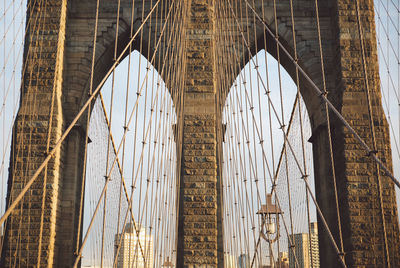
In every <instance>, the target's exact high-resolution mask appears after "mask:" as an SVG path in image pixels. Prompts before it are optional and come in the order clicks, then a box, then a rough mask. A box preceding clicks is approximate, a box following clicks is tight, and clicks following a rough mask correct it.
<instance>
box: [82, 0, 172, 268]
mask: <svg viewBox="0 0 400 268" xmlns="http://www.w3.org/2000/svg"><path fill="white" fill-rule="evenodd" d="M159 2H160V0H158V1H157V3H156V5H155V6H154V7H153V9H152V11H153V10H154V9H155V7H156V6H157V5H158V3H159ZM173 3H175V1H174V2H173ZM173 6H174V5H173V4H172V5H171V7H170V9H169V14H168V16H169V15H170V14H171V10H172V7H173ZM150 15H151V13H150V14H149V15H148V16H147V17H146V18H148V17H149V16H150ZM144 22H145V21H144ZM142 25H143V24H142ZM165 26H166V24H165V25H164V28H163V30H162V32H161V35H160V37H159V40H158V43H157V46H156V47H155V50H154V54H153V57H152V58H151V60H150V63H152V62H153V61H154V59H155V55H156V51H157V49H158V48H159V45H160V44H161V38H162V37H163V34H164V30H165ZM141 27H143V26H141ZM138 31H139V30H138ZM137 33H138V32H137ZM135 36H136V34H135ZM135 36H134V37H135ZM134 37H133V39H134ZM133 39H132V40H133ZM168 46H170V43H168ZM128 48H129V43H128V45H127V46H126V47H125V49H124V51H122V53H121V55H123V54H124V53H125V51H126V50H127V49H128ZM166 56H167V55H166ZM120 57H121V56H120ZM120 57H118V59H117V61H116V63H117V62H119V60H120ZM114 65H115V64H114ZM114 65H113V66H114ZM164 67H165V65H163V70H164ZM149 70H150V69H148V70H147V72H146V76H145V78H144V79H145V80H146V78H147V76H148V74H149ZM111 71H112V70H110V71H109V73H111ZM109 73H108V74H109ZM106 77H108V75H107V76H106ZM145 80H144V81H143V83H142V85H141V87H140V91H139V95H138V96H140V93H141V91H142V89H143V86H144V82H145ZM98 90H99V89H98V88H96V90H95V91H94V93H93V95H95V94H96V93H97V92H98ZM93 95H92V96H93ZM138 102H139V98H137V99H136V102H135V105H134V107H133V109H132V112H131V115H130V117H129V120H128V125H127V128H124V134H123V136H122V138H121V142H120V144H119V146H118V149H117V153H116V154H117V155H118V154H119V152H120V149H121V148H122V144H123V140H124V139H125V138H126V135H127V133H128V129H129V125H130V123H131V121H132V118H133V114H134V111H135V110H136V107H137V106H138ZM142 156H143V152H142V155H141V160H142ZM115 164H116V158H115V159H114V161H113V163H112V165H111V167H110V170H109V173H108V174H107V175H106V177H107V181H106V183H105V185H104V187H103V190H102V192H101V194H100V197H99V200H98V203H97V206H96V209H95V211H94V213H93V216H92V219H91V221H90V224H89V227H88V231H87V232H86V235H85V238H84V239H83V242H82V245H81V248H80V250H79V252H78V253H77V258H76V261H75V264H74V267H76V266H77V264H78V263H79V260H80V258H81V256H82V251H83V248H84V245H85V243H86V241H87V238H88V232H89V231H90V229H91V227H92V225H93V223H94V218H95V216H96V214H97V211H98V209H99V207H100V201H101V199H102V198H103V196H104V194H105V192H106V190H107V184H108V182H109V181H110V178H111V176H110V174H111V172H112V171H113V169H114V167H115ZM132 197H133V196H132V195H131V200H130V203H129V206H132Z"/></svg>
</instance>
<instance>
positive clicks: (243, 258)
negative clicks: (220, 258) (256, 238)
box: [238, 254, 250, 268]
mask: <svg viewBox="0 0 400 268" xmlns="http://www.w3.org/2000/svg"><path fill="white" fill-rule="evenodd" d="M238 268H250V257H249V255H247V254H240V255H239V257H238Z"/></svg>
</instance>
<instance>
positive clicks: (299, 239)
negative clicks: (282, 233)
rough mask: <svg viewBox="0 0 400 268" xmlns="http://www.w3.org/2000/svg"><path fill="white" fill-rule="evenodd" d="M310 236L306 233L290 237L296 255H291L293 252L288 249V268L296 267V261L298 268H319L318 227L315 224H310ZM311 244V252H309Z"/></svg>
mask: <svg viewBox="0 0 400 268" xmlns="http://www.w3.org/2000/svg"><path fill="white" fill-rule="evenodd" d="M310 225H311V226H310V233H311V241H310V235H309V234H308V233H299V234H294V235H292V236H291V238H292V242H293V243H294V246H295V247H294V249H295V253H296V258H295V255H294V254H293V250H292V249H289V267H290V268H295V267H296V259H297V262H298V264H299V265H298V266H297V267H298V268H311V267H312V268H319V267H320V265H319V247H318V227H317V223H316V222H312V223H311V224H310ZM310 242H311V250H310Z"/></svg>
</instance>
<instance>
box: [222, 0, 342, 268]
mask: <svg viewBox="0 0 400 268" xmlns="http://www.w3.org/2000/svg"><path fill="white" fill-rule="evenodd" d="M245 1H246V3H247V4H248V2H247V0H245ZM228 3H229V5H230V1H229V0H228ZM250 7H251V6H250ZM230 8H231V10H232V6H231V5H230ZM251 8H252V7H251ZM252 10H253V12H255V11H254V9H253V8H252ZM232 13H233V16H234V18H235V20H236V23H237V24H238V25H239V22H238V20H237V17H236V14H235V13H234V11H233V10H232ZM239 28H240V26H239ZM240 33H241V35H242V37H243V40H244V42H245V44H246V46H247V49H248V50H249V52H250V56H251V51H250V48H249V46H248V44H247V40H246V39H245V38H244V36H243V31H240ZM271 33H272V32H271ZM284 51H286V52H287V50H284ZM286 52H285V53H286ZM287 53H289V52H287ZM251 59H253V58H251ZM290 59H293V58H292V57H291V56H290ZM293 62H294V63H296V67H298V68H299V70H300V71H302V72H304V70H302V69H300V66H299V65H298V64H297V62H296V61H295V60H293ZM257 74H258V75H259V73H258V72H257ZM307 77H308V76H307ZM309 79H310V80H311V78H309ZM261 82H262V81H261ZM311 82H312V80H311ZM314 85H315V84H314ZM315 87H316V88H317V89H318V90H319V88H318V87H317V86H315ZM333 108H334V107H333ZM274 112H275V113H276V111H275V109H274ZM278 121H279V118H278ZM279 123H280V122H279ZM280 124H281V123H280ZM284 138H285V139H286V140H287V143H288V145H289V149H290V150H291V152H292V154H293V157H294V160H295V162H296V165H297V167H298V169H299V171H300V172H301V175H302V178H303V179H304V180H305V181H306V179H307V177H308V175H307V174H305V173H304V172H303V170H302V168H301V165H300V163H299V161H298V159H297V157H296V155H295V153H294V150H293V148H292V146H291V144H290V142H289V140H288V137H287V136H286V135H284ZM306 182H307V181H306ZM309 192H310V195H311V196H312V197H313V200H314V199H315V198H314V195H313V193H312V192H311V191H309ZM315 206H316V207H317V208H318V209H317V212H318V214H319V216H320V217H321V219H322V221H323V223H324V227H325V229H326V231H327V232H328V235H329V238H330V240H331V242H332V245H333V246H334V248H335V251H336V253H337V254H338V256H342V254H341V253H340V250H339V248H338V246H337V244H336V241H335V239H334V237H333V235H332V233H331V231H330V229H329V226H328V224H327V222H326V220H325V217H324V215H323V214H322V212H321V210H320V209H319V205H318V203H315ZM339 259H340V262H341V264H342V266H343V267H347V266H346V264H345V262H344V259H343V258H339Z"/></svg>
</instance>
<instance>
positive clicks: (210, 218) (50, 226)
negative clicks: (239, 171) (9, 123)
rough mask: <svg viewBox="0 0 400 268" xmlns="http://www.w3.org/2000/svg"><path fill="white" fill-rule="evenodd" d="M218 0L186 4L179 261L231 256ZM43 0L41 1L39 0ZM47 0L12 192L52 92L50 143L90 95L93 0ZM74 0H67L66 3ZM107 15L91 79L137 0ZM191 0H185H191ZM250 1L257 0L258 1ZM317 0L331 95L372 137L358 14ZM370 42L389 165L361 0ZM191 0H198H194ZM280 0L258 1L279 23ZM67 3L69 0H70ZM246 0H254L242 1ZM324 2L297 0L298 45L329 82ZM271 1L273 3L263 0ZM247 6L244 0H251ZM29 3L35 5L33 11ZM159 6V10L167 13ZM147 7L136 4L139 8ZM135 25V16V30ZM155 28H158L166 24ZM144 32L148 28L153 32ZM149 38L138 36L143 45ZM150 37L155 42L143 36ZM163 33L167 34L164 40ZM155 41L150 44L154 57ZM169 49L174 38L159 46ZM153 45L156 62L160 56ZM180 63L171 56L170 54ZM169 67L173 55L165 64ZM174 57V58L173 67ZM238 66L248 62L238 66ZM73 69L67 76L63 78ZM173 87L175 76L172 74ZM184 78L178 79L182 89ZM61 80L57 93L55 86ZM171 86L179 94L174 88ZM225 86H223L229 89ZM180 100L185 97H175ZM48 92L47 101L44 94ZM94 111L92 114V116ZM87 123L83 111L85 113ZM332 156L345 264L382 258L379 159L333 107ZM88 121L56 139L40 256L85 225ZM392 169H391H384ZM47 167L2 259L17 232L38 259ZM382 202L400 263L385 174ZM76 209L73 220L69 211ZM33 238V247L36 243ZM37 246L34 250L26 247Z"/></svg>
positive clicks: (67, 261) (395, 263)
mask: <svg viewBox="0 0 400 268" xmlns="http://www.w3.org/2000/svg"><path fill="white" fill-rule="evenodd" d="M214 1H216V0H214ZM214 1H212V0H192V1H190V4H191V5H190V9H189V12H188V18H187V24H186V25H185V27H186V39H185V40H184V41H185V52H186V59H185V62H186V67H185V71H186V73H185V77H184V80H185V81H184V84H185V86H184V90H185V94H184V98H185V99H184V112H183V121H184V122H183V129H182V131H183V133H181V134H182V136H181V137H183V141H182V142H183V145H182V152H181V153H182V155H181V160H182V161H181V167H182V172H181V185H180V196H181V199H180V209H179V211H180V215H179V230H178V234H179V237H178V267H202V266H205V265H207V267H222V266H223V248H222V243H221V241H222V227H221V213H220V209H221V206H222V204H221V203H220V202H221V199H220V196H219V189H218V185H219V180H220V179H221V178H219V177H218V168H217V163H218V157H221V154H220V152H218V144H217V140H220V139H218V131H217V129H218V128H219V127H220V126H221V125H220V124H221V122H220V119H219V118H217V116H216V109H215V102H216V93H217V90H218V91H221V92H224V93H223V94H226V93H227V92H228V91H229V90H228V89H218V88H216V87H215V79H216V78H217V76H218V75H219V74H217V73H215V71H214V62H215V59H214V57H215V55H213V51H214V50H213V45H214V41H215V40H214V38H215V33H214V26H215V25H214V23H215V21H214V20H215V16H214V15H215V14H214V12H215V10H214ZM30 2H32V3H36V2H37V1H33V0H31V1H30ZM46 2H47V5H46V8H42V9H40V10H39V9H38V7H37V5H33V7H32V8H33V9H36V10H35V11H34V12H33V13H32V16H33V17H39V16H40V15H41V14H45V16H43V23H41V24H40V27H41V29H40V31H38V32H37V31H35V29H33V28H32V27H33V26H32V25H30V26H29V27H30V28H28V31H27V32H28V35H27V39H26V43H25V44H26V48H25V59H26V60H27V63H26V68H25V69H24V77H25V79H24V82H23V86H22V89H21V90H22V101H21V107H20V110H19V114H18V118H17V121H16V124H15V133H14V138H13V144H14V147H13V156H12V159H11V164H12V165H11V167H12V172H11V175H10V179H9V186H8V187H9V191H8V199H9V200H12V199H14V198H15V197H16V196H17V195H18V193H19V191H20V190H21V189H22V188H23V186H24V185H25V183H26V180H27V179H29V178H30V176H31V175H32V174H33V172H34V171H35V170H36V169H37V168H38V167H39V165H40V164H41V162H42V161H43V159H44V157H45V152H46V147H47V135H48V128H49V123H48V122H49V114H50V106H51V103H52V101H53V100H54V115H53V117H52V124H51V131H50V133H51V135H50V139H49V140H50V148H51V147H52V146H54V144H55V142H56V141H57V140H58V138H59V137H60V135H61V134H62V132H63V130H64V127H65V125H66V124H67V123H68V122H70V121H71V119H72V118H73V117H74V116H75V114H76V113H77V111H78V110H79V109H80V108H81V106H82V104H83V103H84V102H85V101H86V100H87V96H88V92H89V84H90V83H89V81H90V72H91V68H90V66H91V59H92V53H93V44H92V43H93V35H94V25H95V16H96V13H95V11H96V1H78V0H70V1H66V0H48V1H46ZM67 2H68V3H67ZM100 2H101V5H100V10H99V26H98V36H97V45H96V51H97V53H96V58H95V61H96V62H95V74H96V75H95V77H94V87H96V86H97V85H98V83H99V82H100V81H101V79H103V77H104V75H105V73H106V72H107V71H108V70H109V68H110V66H111V65H112V64H113V51H114V44H115V42H114V41H115V40H114V39H115V36H117V38H118V51H121V48H123V47H124V46H125V45H126V44H127V41H128V40H129V38H128V37H129V35H130V32H131V29H130V24H129V22H130V16H131V5H132V1H131V0H121V1H120V3H121V14H122V15H121V16H122V17H121V19H120V24H119V32H118V33H116V23H115V18H116V10H117V2H118V1H100ZM144 2H145V14H147V12H149V10H150V9H151V6H150V1H144ZM185 2H186V1H185ZM250 2H251V1H250ZM277 2H279V3H278V5H277V14H278V18H277V20H278V21H277V25H278V30H279V31H278V34H279V40H281V41H282V43H283V44H284V45H285V46H286V48H287V49H288V51H291V52H293V51H294V49H293V46H294V45H293V39H292V38H293V36H292V25H291V17H290V15H291V14H290V1H289V0H283V1H277ZM319 2H320V10H319V14H320V24H321V33H322V46H323V47H322V48H323V54H324V61H325V66H326V70H325V73H326V84H327V90H328V91H329V95H328V96H329V98H330V100H331V101H332V102H333V103H334V104H335V105H336V107H337V108H338V109H339V110H340V111H341V112H342V114H343V115H344V117H345V118H346V120H347V121H348V122H349V123H350V124H351V125H352V126H353V127H354V128H355V129H356V131H357V132H358V133H359V135H360V136H361V137H362V138H363V139H365V141H366V142H367V143H368V144H369V145H370V144H371V133H370V124H369V120H368V109H367V101H366V97H365V85H364V79H363V75H364V74H363V69H362V65H361V64H362V63H361V54H360V51H361V48H360V43H359V34H358V29H357V23H356V21H357V20H356V12H355V1H354V0H327V1H323V2H324V3H323V5H322V4H321V3H322V1H319ZM359 2H360V7H361V17H362V22H363V29H364V31H365V37H366V40H365V47H366V49H367V53H366V54H367V59H366V61H367V66H368V68H367V71H368V76H369V83H370V85H369V86H370V89H371V91H372V92H371V100H372V105H373V111H374V112H373V113H374V124H375V130H376V138H377V147H378V156H379V157H380V158H381V159H382V160H383V161H384V162H385V163H386V165H387V166H388V167H389V168H391V165H392V164H391V151H390V141H389V130H388V125H387V122H386V119H385V116H384V114H383V109H382V104H381V95H380V88H379V84H380V83H379V82H380V81H379V73H378V64H377V48H376V40H375V25H374V18H373V13H374V11H373V1H372V0H359ZM142 3H143V1H142V0H135V1H134V4H135V12H137V11H141V10H142V5H143V4H142ZM153 3H154V1H153ZM188 3H189V1H188ZM273 3H274V1H255V5H256V10H257V11H258V13H259V14H262V12H261V10H264V11H265V17H264V20H265V22H266V23H268V24H269V26H270V27H271V29H273V31H275V21H274V14H273V10H274V7H273ZM67 4H68V5H67ZM242 4H243V5H245V2H244V1H242ZM314 4H315V2H314V1H309V0H293V6H294V20H295V27H296V48H297V52H298V57H299V63H300V65H301V66H302V68H303V69H304V70H305V71H306V72H307V73H308V75H309V76H310V77H311V78H312V79H313V81H314V82H315V83H316V84H317V85H318V86H319V87H320V88H322V85H323V84H322V82H323V81H322V75H321V63H320V59H319V43H318V35H317V31H316V26H315V6H314ZM262 5H264V6H263V7H262ZM243 10H245V6H243ZM28 12H29V11H28ZM161 13H162V12H159V13H158V14H161ZM141 16H142V15H141V14H136V13H135V14H134V17H135V18H140V17H141ZM238 20H239V21H240V22H241V23H242V25H243V28H244V29H245V32H246V33H254V34H249V35H247V38H248V40H247V41H248V44H249V45H250V49H251V50H252V53H253V54H255V53H256V52H257V51H258V50H260V49H263V48H266V49H267V50H268V52H269V53H270V54H272V55H273V56H274V57H277V49H276V45H275V42H274V40H275V39H274V37H273V36H269V35H268V34H267V42H266V47H265V43H264V36H265V35H264V34H265V31H264V28H263V25H262V24H261V23H259V22H257V23H256V24H255V27H254V25H250V24H248V23H247V22H246V18H245V17H244V15H243V17H239V18H238ZM138 25H140V24H135V25H134V29H133V32H135V31H136V29H137V27H138ZM155 29H156V27H145V29H144V34H143V38H144V39H146V38H147V36H150V35H149V32H148V31H151V33H152V34H154V32H155V31H156V30H155ZM157 29H158V28H157ZM233 35H234V36H235V38H234V39H232V43H230V41H227V43H226V44H225V45H226V49H232V48H235V50H236V51H238V54H237V57H238V58H239V59H240V62H242V63H243V66H242V67H244V65H245V64H246V63H247V62H248V61H249V53H248V51H247V49H246V48H245V47H244V45H243V42H237V41H238V40H241V39H240V38H241V36H240V33H239V32H238V33H236V34H235V33H233ZM144 41H147V40H144ZM139 43H140V42H136V41H135V42H134V43H133V48H138V44H139ZM145 43H149V42H145ZM166 45H167V44H166V41H165V40H163V41H162V44H161V46H166ZM152 51H154V49H153V48H152V47H151V46H150V48H149V50H148V51H145V52H143V53H144V54H146V55H145V56H146V57H148V58H151V57H152ZM158 51H161V52H160V53H165V52H163V51H165V49H160V50H158ZM159 56H160V55H158V56H157V57H155V61H154V63H153V65H154V66H155V68H156V69H157V68H159V67H160V63H159V62H158V60H159V59H162V58H163V57H162V56H163V55H161V56H160V57H159ZM280 56H281V58H280V60H281V64H282V65H283V67H284V68H285V69H286V70H287V71H288V73H289V74H290V75H291V76H292V77H293V78H294V79H295V77H296V74H295V68H294V65H293V64H292V63H291V62H290V60H289V58H287V57H285V55H284V53H281V54H280ZM173 64H174V63H171V65H173ZM167 67H171V68H172V69H173V68H174V66H167ZM166 69H168V68H166ZM233 71H234V72H237V73H239V72H240V69H239V68H238V70H233ZM63 79H64V81H68V83H65V82H64V83H63ZM167 87H168V85H167ZM179 90H180V89H179ZM300 90H301V93H302V95H303V98H304V100H305V102H306V105H307V110H308V112H309V115H310V119H311V124H312V127H313V137H312V139H311V140H312V142H313V151H314V167H315V176H316V193H317V200H318V202H319V205H320V207H321V209H322V210H323V212H324V215H325V217H326V219H327V221H328V224H329V226H330V228H331V230H332V233H333V235H334V237H335V240H336V241H337V243H338V244H340V243H339V239H338V238H339V236H338V228H337V227H338V226H337V217H336V210H335V208H334V207H333V206H332V204H334V202H335V201H334V200H335V199H334V194H333V191H332V189H333V184H332V176H331V168H330V162H329V147H328V140H327V128H326V119H325V116H324V106H323V105H321V104H322V103H321V101H320V99H319V96H318V95H317V94H315V92H313V90H312V89H311V88H310V86H309V85H308V83H307V82H306V81H305V80H304V79H302V78H301V79H300ZM53 92H54V99H53V98H52V96H53ZM171 95H172V98H173V99H174V98H175V94H173V92H172V93H171ZM223 97H224V96H222V98H223ZM174 101H176V100H175V99H174ZM38 103H40V105H38ZM83 118H86V116H83ZM79 124H80V125H81V126H84V125H85V120H81V121H80V122H79ZM331 124H332V131H333V133H332V135H333V138H334V148H335V152H334V157H335V163H336V166H335V168H336V172H337V181H338V194H339V201H340V213H341V221H342V231H343V237H344V251H345V253H346V255H345V256H346V262H347V265H348V267H366V266H371V265H376V266H380V267H382V266H384V252H383V248H384V247H383V237H382V222H381V221H380V214H379V210H380V205H379V199H378V195H377V181H376V176H375V173H376V172H375V170H374V169H375V165H374V163H373V162H371V160H370V158H369V157H368V156H366V154H365V151H364V150H363V149H362V147H361V146H360V145H359V144H358V142H357V141H355V140H354V138H353V136H352V135H351V133H349V132H348V131H347V130H346V129H345V128H344V127H343V125H342V124H341V123H340V122H339V121H337V120H335V119H334V117H333V116H332V121H331ZM84 132H85V129H79V128H76V129H74V130H73V132H72V134H71V135H70V136H69V138H68V140H67V142H66V143H65V144H64V145H63V146H62V147H61V149H60V150H58V151H57V152H56V154H55V157H54V158H53V159H52V160H51V161H50V162H49V165H48V168H47V177H46V178H47V184H46V198H45V210H44V215H43V227H44V228H43V231H42V234H43V237H42V246H41V249H42V250H41V266H42V267H71V266H72V265H71V262H73V260H74V255H73V253H74V250H75V245H76V242H77V241H76V239H80V238H77V237H76V232H77V228H78V214H79V212H78V201H79V197H80V189H81V174H82V164H81V163H82V162H83V161H82V157H83V151H82V148H83V147H84V142H85V141H84V136H85V135H84V134H82V133H84ZM383 175H384V174H383ZM43 181H44V173H43V174H41V175H40V177H39V179H38V180H37V181H36V182H35V183H34V184H33V185H32V187H31V189H30V191H29V192H28V194H27V195H26V197H25V198H24V200H23V201H22V203H21V204H20V205H19V206H17V208H16V209H15V210H14V212H13V213H12V215H11V216H10V219H9V220H8V222H7V227H6V240H5V245H4V248H3V254H2V265H3V266H4V267H8V266H11V264H12V262H14V261H15V259H14V255H13V254H14V253H15V250H16V242H17V241H20V242H19V245H20V249H24V250H21V251H20V253H21V254H20V255H18V263H19V264H20V265H21V266H24V267H25V266H29V265H30V266H33V265H34V264H36V263H37V261H38V252H39V251H38V244H39V240H38V236H39V234H40V230H39V227H40V222H41V211H42V210H41V203H42V194H43ZM382 185H383V187H382V188H383V191H382V193H383V200H384V203H383V207H384V213H385V221H386V228H387V234H388V240H389V243H388V244H389V253H390V261H391V263H392V267H400V253H399V250H398V249H399V248H400V242H399V241H400V238H399V226H398V217H397V208H396V205H395V192H394V186H393V183H392V182H391V181H390V180H389V179H388V178H387V177H386V176H382ZM61 218H62V219H65V218H68V219H71V220H70V221H69V220H68V221H66V220H63V221H61V220H60V219H61ZM322 226H323V225H322V224H319V228H320V230H319V234H320V246H321V248H320V255H321V256H320V259H321V264H322V266H323V267H339V264H338V263H337V255H336V253H335V252H334V251H333V249H332V247H331V244H330V241H329V238H328V236H327V233H326V232H325V231H324V229H323V227H322ZM28 249H29V250H28ZM28 252H29V254H28Z"/></svg>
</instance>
